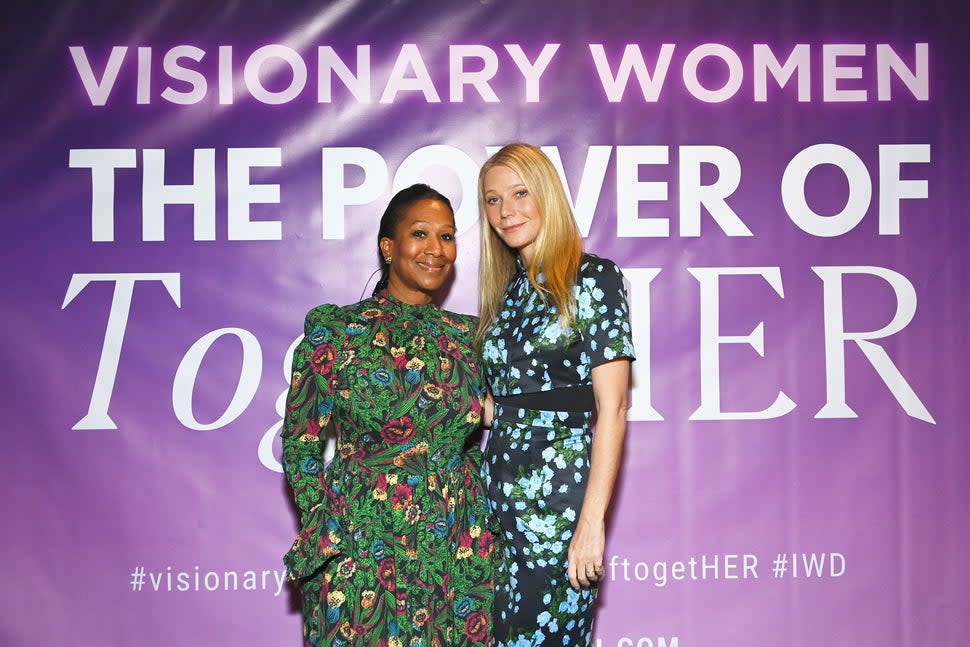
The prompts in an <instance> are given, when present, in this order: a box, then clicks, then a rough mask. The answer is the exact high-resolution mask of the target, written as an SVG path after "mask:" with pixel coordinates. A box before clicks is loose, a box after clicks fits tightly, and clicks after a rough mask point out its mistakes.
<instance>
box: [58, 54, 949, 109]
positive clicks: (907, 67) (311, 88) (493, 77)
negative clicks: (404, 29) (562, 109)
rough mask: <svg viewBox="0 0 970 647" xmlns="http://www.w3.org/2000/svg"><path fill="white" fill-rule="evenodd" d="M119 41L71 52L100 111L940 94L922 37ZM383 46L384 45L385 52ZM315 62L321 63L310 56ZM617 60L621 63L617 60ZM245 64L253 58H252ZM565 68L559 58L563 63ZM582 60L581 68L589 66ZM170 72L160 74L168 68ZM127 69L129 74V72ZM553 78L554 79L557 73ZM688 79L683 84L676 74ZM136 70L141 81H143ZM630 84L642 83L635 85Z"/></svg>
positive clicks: (831, 99)
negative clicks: (613, 43)
mask: <svg viewBox="0 0 970 647" xmlns="http://www.w3.org/2000/svg"><path fill="white" fill-rule="evenodd" d="M129 49H130V48H129V47H127V46H124V45H115V46H113V47H112V48H111V51H110V52H109V53H108V55H107V60H106V61H103V62H100V63H98V62H95V61H92V58H94V59H103V58H104V56H103V54H101V53H100V52H98V53H97V54H95V53H91V52H89V51H88V48H86V47H84V46H74V47H70V48H69V52H70V55H71V60H72V61H73V63H74V67H75V70H76V71H77V74H78V77H79V78H80V80H81V84H82V86H83V88H84V92H85V94H86V96H87V100H88V101H89V102H90V104H91V105H92V106H104V105H107V104H108V102H109V101H123V102H126V103H129V102H131V101H134V103H135V104H137V105H148V104H151V103H152V102H153V101H159V100H161V101H163V102H167V103H171V104H177V105H192V104H197V103H200V102H203V101H214V102H218V103H219V104H223V105H226V104H232V103H235V102H236V101H237V100H238V99H240V95H242V99H244V100H248V99H253V100H255V101H257V102H260V103H263V104H268V105H280V104H286V103H290V102H293V101H298V100H301V99H303V98H304V97H305V95H306V94H313V95H315V96H314V98H313V100H315V101H316V102H317V103H321V104H329V103H336V102H338V101H350V102H353V101H356V102H358V103H368V104H369V103H373V102H375V100H376V101H377V102H378V103H380V104H393V103H395V102H397V101H402V100H411V99H412V98H416V99H417V100H423V101H425V102H427V103H429V104H436V103H442V102H448V103H463V102H465V101H475V102H484V103H500V102H502V101H510V102H516V103H517V102H525V103H538V102H539V101H541V97H542V88H543V87H544V77H546V78H551V79H554V80H553V81H550V82H552V83H555V82H556V80H558V82H560V83H567V82H568V83H570V84H573V85H575V84H576V83H577V74H578V75H580V76H579V80H578V82H579V83H583V81H582V78H583V75H584V74H585V75H586V78H588V79H589V81H588V82H586V83H585V84H586V85H588V86H590V88H589V89H590V91H591V92H595V91H599V92H602V96H603V97H604V98H605V99H606V100H607V101H609V102H611V103H619V102H621V101H623V100H624V97H626V98H627V99H628V100H629V101H632V102H641V103H656V102H659V101H662V100H663V98H664V97H665V96H668V95H670V94H671V92H686V94H687V95H688V96H690V97H693V98H694V99H696V100H697V101H701V102H704V103H722V102H724V101H727V100H728V99H731V98H733V97H735V96H737V95H738V94H739V93H740V92H742V90H743V89H744V90H745V92H746V93H749V96H750V97H751V98H752V99H753V100H754V101H756V102H765V101H768V100H769V96H771V97H774V98H779V97H781V98H788V99H789V100H790V99H791V98H792V97H793V96H794V98H795V99H796V100H797V101H798V102H813V101H821V102H823V103H841V102H867V101H872V100H873V98H875V100H877V101H891V100H894V99H895V97H894V96H893V92H894V89H895V90H902V89H903V88H905V93H904V96H906V97H908V98H912V99H915V100H917V101H928V100H929V94H930V82H929V77H930V75H929V44H928V43H914V44H912V46H911V49H910V51H908V52H905V53H903V54H900V53H899V52H897V48H896V47H894V46H893V45H890V44H886V43H878V44H876V45H875V46H874V47H872V46H867V45H866V44H864V43H828V44H822V45H814V46H813V45H809V44H807V43H797V44H794V45H792V46H791V48H790V49H787V51H784V52H781V53H779V52H777V51H776V50H775V49H774V48H773V47H772V46H771V45H768V44H764V43H756V44H753V45H752V46H751V48H750V50H748V51H737V50H736V49H734V48H732V47H730V46H728V45H724V44H720V43H704V44H701V45H698V46H696V47H693V48H692V49H689V50H686V51H685V49H684V48H683V47H678V46H677V44H675V43H660V44H655V45H650V46H646V47H643V46H641V45H640V44H636V43H631V44H627V45H625V46H624V48H623V51H622V53H619V54H618V53H617V52H616V51H612V52H608V51H607V48H606V46H604V45H602V44H598V43H589V44H588V55H589V59H588V61H587V62H588V65H587V66H586V69H585V70H584V69H576V67H577V66H576V61H575V58H574V57H572V56H570V57H569V61H561V60H560V59H561V58H563V57H557V54H558V53H559V52H560V49H561V44H560V43H545V44H544V45H543V46H542V48H541V49H540V50H539V52H538V53H537V54H533V55H532V56H530V55H529V54H527V53H526V51H525V49H524V48H523V47H522V46H521V45H518V44H507V45H504V46H502V47H501V48H496V47H491V46H489V45H481V44H478V45H450V46H449V47H448V49H447V53H446V54H443V53H442V54H439V53H437V52H436V53H435V55H434V57H433V58H431V59H430V60H429V54H428V53H427V52H426V51H424V52H423V51H422V50H421V48H420V47H419V46H418V45H417V44H414V43H405V44H403V45H402V46H401V47H400V49H398V50H396V51H380V49H379V48H377V47H372V46H371V45H369V44H359V45H357V46H356V49H355V51H354V52H353V53H352V54H350V53H349V52H348V53H345V54H344V55H341V54H339V53H338V52H337V51H336V50H335V49H334V48H333V47H331V46H329V45H321V46H318V47H317V48H316V52H313V51H312V49H311V50H309V51H301V50H298V49H295V48H293V47H289V46H287V45H282V44H271V45H265V46H263V47H260V48H258V49H256V50H254V51H251V52H248V53H246V54H245V55H243V56H240V55H239V48H238V47H233V46H232V45H220V46H218V47H217V48H216V51H215V53H214V54H213V53H210V52H209V51H206V50H204V49H202V48H200V47H196V46H194V45H177V46H175V47H171V48H169V49H166V50H164V51H158V49H157V48H154V47H137V48H135V49H136V51H135V53H134V55H132V56H129ZM375 50H376V51H375ZM308 58H309V59H310V60H308ZM611 58H612V59H613V62H611V61H610V59H611ZM240 59H242V60H240ZM557 64H558V65H557ZM581 67H582V66H580V68H581ZM159 68H160V69H159ZM123 72H124V74H122V73H123ZM125 75H127V77H126V78H127V79H131V80H133V83H131V84H130V85H131V86H133V87H134V96H131V95H127V96H123V97H122V96H119V94H118V92H116V88H117V87H118V86H119V83H118V79H119V77H123V76H125ZM547 75H548V76H547ZM674 76H679V77H680V84H679V86H678V85H677V81H676V80H672V79H671V77H674ZM132 77H133V78H132ZM630 86H633V88H632V89H631V87H630Z"/></svg>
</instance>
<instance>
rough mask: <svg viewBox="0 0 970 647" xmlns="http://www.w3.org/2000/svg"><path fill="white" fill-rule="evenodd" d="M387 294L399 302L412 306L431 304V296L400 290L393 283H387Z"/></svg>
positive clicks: (414, 291) (418, 291)
mask: <svg viewBox="0 0 970 647" xmlns="http://www.w3.org/2000/svg"><path fill="white" fill-rule="evenodd" d="M387 293H388V294H390V295H391V296H392V297H394V298H395V299H397V300H398V301H400V302H401V303H407V304H409V305H412V306H423V305H427V304H429V303H431V295H430V294H428V293H427V292H421V291H420V290H402V289H401V288H400V287H398V286H397V285H394V284H393V283H388V285H387Z"/></svg>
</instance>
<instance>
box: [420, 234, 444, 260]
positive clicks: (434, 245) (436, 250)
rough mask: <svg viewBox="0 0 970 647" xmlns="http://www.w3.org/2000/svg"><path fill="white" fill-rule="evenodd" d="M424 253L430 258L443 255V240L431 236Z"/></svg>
mask: <svg viewBox="0 0 970 647" xmlns="http://www.w3.org/2000/svg"><path fill="white" fill-rule="evenodd" d="M424 253H425V254H427V255H428V256H440V255H441V239H440V238H438V237H437V236H429V237H428V238H427V243H426V244H425V246H424Z"/></svg>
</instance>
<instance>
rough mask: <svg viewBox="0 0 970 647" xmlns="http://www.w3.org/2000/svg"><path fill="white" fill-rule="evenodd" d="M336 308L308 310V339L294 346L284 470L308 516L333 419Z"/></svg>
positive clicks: (317, 499) (317, 490)
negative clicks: (324, 432) (324, 431)
mask: <svg viewBox="0 0 970 647" xmlns="http://www.w3.org/2000/svg"><path fill="white" fill-rule="evenodd" d="M336 311H337V306H332V305H324V306H319V307H317V308H314V309H313V310H311V311H310V312H309V313H307V316H306V319H305V321H304V325H303V339H301V340H300V342H299V343H298V344H297V346H296V349H295V350H294V351H293V364H292V371H291V373H290V388H289V391H288V393H287V396H286V407H285V410H284V414H283V429H282V432H281V434H280V435H281V437H282V443H283V472H284V474H285V475H286V480H287V481H288V482H289V484H290V487H291V488H293V495H294V499H295V501H296V505H297V507H298V508H299V509H300V513H301V517H302V518H303V520H304V521H305V520H306V517H307V515H308V513H309V512H310V511H311V510H312V508H313V507H314V506H316V505H317V504H319V503H320V501H321V498H322V493H321V490H320V476H319V475H320V471H321V470H322V469H323V446H324V442H323V441H324V440H325V439H324V438H323V437H322V436H323V434H322V430H324V429H326V428H327V425H328V424H329V422H330V416H331V412H332V410H333V395H334V389H333V385H334V384H335V383H336V378H335V375H334V367H335V363H336V359H337V353H338V349H337V341H338V337H337V335H335V332H334V331H335V328H336V317H335V315H336Z"/></svg>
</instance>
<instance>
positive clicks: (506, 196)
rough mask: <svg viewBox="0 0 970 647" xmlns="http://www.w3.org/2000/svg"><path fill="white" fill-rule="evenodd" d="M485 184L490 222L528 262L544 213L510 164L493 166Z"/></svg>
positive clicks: (487, 214)
mask: <svg viewBox="0 0 970 647" xmlns="http://www.w3.org/2000/svg"><path fill="white" fill-rule="evenodd" d="M482 188H483V195H484V197H485V217H486V218H487V219H488V224H489V225H491V227H492V229H493V230H494V231H495V233H496V234H498V237H499V238H501V239H502V241H503V242H504V243H505V244H506V245H508V246H509V247H511V248H512V249H514V250H515V251H517V252H518V253H519V255H520V256H521V257H522V262H523V263H524V264H525V265H526V266H528V265H529V263H530V262H531V261H532V254H533V252H534V251H535V242H536V238H538V236H539V230H540V229H541V228H542V214H541V213H539V209H538V207H536V203H535V201H534V200H533V199H532V194H531V193H529V189H528V188H527V187H526V186H525V184H523V182H522V178H520V177H519V174H518V173H516V172H515V171H513V170H512V169H510V168H509V167H507V166H493V167H492V168H490V169H489V170H488V171H487V172H486V173H485V178H484V181H483V186H482Z"/></svg>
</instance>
